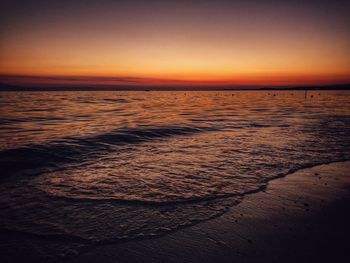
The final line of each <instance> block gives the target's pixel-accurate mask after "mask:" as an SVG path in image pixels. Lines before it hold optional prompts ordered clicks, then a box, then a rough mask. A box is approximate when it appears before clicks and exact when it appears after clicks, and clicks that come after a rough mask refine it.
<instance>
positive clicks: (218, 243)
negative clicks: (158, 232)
mask: <svg viewBox="0 0 350 263" xmlns="http://www.w3.org/2000/svg"><path fill="white" fill-rule="evenodd" d="M349 172H350V162H349V161H348V162H339V163H331V164H324V165H319V166H315V167H312V168H307V169H304V170H300V171H297V172H295V173H293V174H290V175H288V176H286V177H284V178H280V179H275V180H273V181H271V182H270V183H269V184H268V186H267V188H266V190H263V191H261V192H257V193H253V194H250V195H247V196H246V197H245V198H244V199H243V201H242V202H241V203H240V204H238V205H236V206H234V207H232V208H231V209H230V210H229V211H228V212H227V213H225V214H224V215H222V216H220V217H218V218H215V219H213V220H209V221H206V222H202V223H199V224H197V225H195V226H192V227H189V228H184V229H181V230H178V231H177V232H175V233H171V234H168V235H165V236H162V237H159V238H155V239H147V240H137V241H130V242H126V243H121V244H111V245H106V246H101V247H97V248H95V249H93V250H91V251H88V252H86V253H84V254H82V255H81V256H79V257H76V258H73V259H72V260H70V261H69V262H72V263H78V262H345V261H346V259H347V256H348V251H349V249H350V243H349V240H348V238H349V234H350V227H349V225H348V222H349V220H350V211H349V207H348V204H349V201H350V174H349Z"/></svg>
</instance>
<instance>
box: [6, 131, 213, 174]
mask: <svg viewBox="0 0 350 263" xmlns="http://www.w3.org/2000/svg"><path fill="white" fill-rule="evenodd" d="M214 130H217V128H213V127H191V126H162V127H149V128H142V129H141V128H131V129H130V128H129V129H116V130H113V131H111V132H108V133H104V134H97V135H94V136H88V137H78V138H77V137H68V138H64V139H61V140H55V141H50V142H47V143H45V144H36V145H27V146H24V147H20V148H15V149H8V150H4V151H0V169H1V171H3V172H2V177H7V176H11V175H15V174H20V173H23V172H24V173H26V174H29V175H36V174H41V173H44V172H49V171H53V170H57V169H61V168H60V167H61V166H62V164H66V163H77V162H79V163H80V162H84V161H86V160H90V159H92V158H96V157H97V156H99V155H101V154H103V153H104V152H108V151H112V150H115V147H116V146H118V145H125V144H135V143H141V142H144V141H150V140H154V139H161V138H166V137H173V136H181V135H192V134H195V133H201V132H207V131H214Z"/></svg>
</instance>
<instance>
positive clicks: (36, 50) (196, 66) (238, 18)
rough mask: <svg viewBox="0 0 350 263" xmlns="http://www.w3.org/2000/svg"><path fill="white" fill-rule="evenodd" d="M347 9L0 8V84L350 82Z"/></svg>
mask: <svg viewBox="0 0 350 263" xmlns="http://www.w3.org/2000/svg"><path fill="white" fill-rule="evenodd" d="M349 14H350V1H298V0H295V1H203V0H202V1H190V0H187V1H133V0H128V1H104V0H103V1H89V0H86V1H62V0H61V1H16V0H12V1H3V2H2V5H1V11H0V16H1V18H0V75H1V76H0V81H1V82H3V83H10V84H23V85H111V86H113V85H121V86H122V85H131V86H132V85H141V86H142V85H145V86H150V85H155V86H157V85H160V86H162V85H168V86H177V85H178V86H186V85H188V86H192V85H193V86H195V85H198V86H202V85H203V86H207V85H209V86H210V85H304V84H307V85H309V84H312V85H320V84H336V83H349V82H350V16H349Z"/></svg>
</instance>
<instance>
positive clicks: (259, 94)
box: [0, 91, 350, 243]
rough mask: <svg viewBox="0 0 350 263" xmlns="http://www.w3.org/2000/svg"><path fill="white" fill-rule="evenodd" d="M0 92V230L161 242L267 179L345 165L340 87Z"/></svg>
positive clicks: (345, 118) (349, 121)
mask: <svg viewBox="0 0 350 263" xmlns="http://www.w3.org/2000/svg"><path fill="white" fill-rule="evenodd" d="M0 95H1V98H0V107H1V120H0V121H1V122H0V134H1V136H0V158H1V159H0V168H1V171H4V172H2V174H1V179H0V180H1V181H0V211H1V219H0V220H1V224H0V225H1V228H2V229H6V230H11V231H19V232H21V233H32V234H36V235H39V236H40V235H42V236H48V235H52V236H56V237H57V236H65V237H70V238H73V239H78V240H81V242H88V243H89V242H92V243H99V242H107V241H108V242H109V241H113V240H120V239H130V238H135V237H142V236H153V235H158V234H161V233H164V232H167V231H170V230H172V229H176V228H178V227H181V226H186V225H191V224H193V223H195V222H199V221H201V220H205V219H209V218H211V217H213V216H216V215H219V214H221V213H223V212H224V211H225V210H226V209H227V208H228V207H229V206H231V205H233V204H235V203H237V202H238V201H239V200H240V199H241V198H242V196H244V194H246V193H249V192H252V191H256V190H258V189H261V188H262V187H264V186H265V185H266V183H267V182H268V181H269V180H270V179H272V178H274V177H277V176H282V175H285V174H287V173H289V172H291V171H295V170H297V169H300V168H303V167H307V166H311V165H315V164H319V163H324V162H331V161H338V160H344V159H350V152H349V151H348V149H349V147H350V108H349V107H348V105H349V102H350V92H347V91H313V92H309V93H308V95H309V97H308V98H307V99H305V98H304V93H303V92H301V91H210V92H202V91H198V92H194V91H191V92H188V91H186V92H180V91H179V92H170V91H168V92H156V91H152V92H121V91H120V92H102V91H98V92H32V93H29V92H18V93H17V92H8V93H1V94H0ZM311 96H312V97H311Z"/></svg>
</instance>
